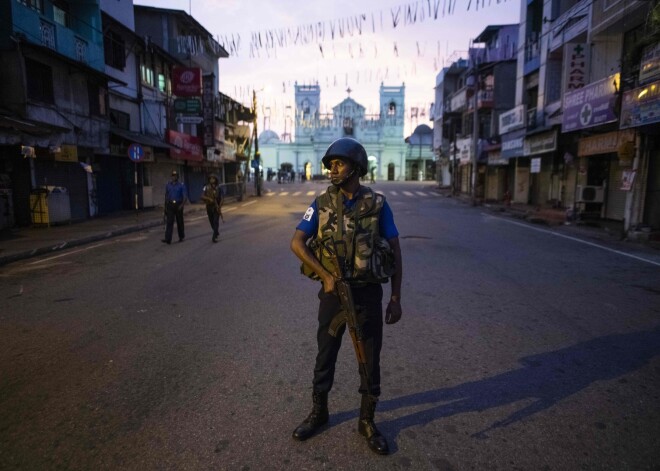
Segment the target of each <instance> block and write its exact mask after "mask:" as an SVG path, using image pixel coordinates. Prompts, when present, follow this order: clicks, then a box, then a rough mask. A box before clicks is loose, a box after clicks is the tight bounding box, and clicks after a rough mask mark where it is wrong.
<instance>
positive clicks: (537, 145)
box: [525, 130, 557, 156]
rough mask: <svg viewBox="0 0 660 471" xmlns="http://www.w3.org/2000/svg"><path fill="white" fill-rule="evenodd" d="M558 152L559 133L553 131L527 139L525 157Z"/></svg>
mask: <svg viewBox="0 0 660 471" xmlns="http://www.w3.org/2000/svg"><path fill="white" fill-rule="evenodd" d="M555 150H557V131H556V130H552V131H548V132H544V133H541V134H536V135H534V136H528V137H527V138H526V139H525V155H526V156H527V155H537V154H545V153H547V152H554V151H555Z"/></svg>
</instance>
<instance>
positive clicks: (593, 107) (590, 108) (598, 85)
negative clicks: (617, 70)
mask: <svg viewBox="0 0 660 471" xmlns="http://www.w3.org/2000/svg"><path fill="white" fill-rule="evenodd" d="M618 89H619V74H614V75H610V76H609V77H606V78H604V79H601V80H598V81H597V82H592V83H590V84H588V85H585V86H584V87H583V88H580V89H578V90H575V91H572V92H567V93H566V94H565V95H564V114H563V116H562V123H561V128H562V129H561V130H562V132H570V131H577V130H579V129H585V128H590V127H593V126H599V125H601V124H605V123H612V122H614V121H616V120H617V119H618V118H617V115H616V113H615V112H614V110H615V106H616V100H617V95H618Z"/></svg>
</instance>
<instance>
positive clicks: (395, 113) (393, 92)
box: [380, 83, 406, 143]
mask: <svg viewBox="0 0 660 471" xmlns="http://www.w3.org/2000/svg"><path fill="white" fill-rule="evenodd" d="M405 94H406V85H405V84H401V86H400V87H399V86H387V87H386V86H385V85H383V84H382V83H381V84H380V120H381V123H382V136H381V138H382V142H384V143H387V142H393V141H394V142H401V141H403V126H404V120H405V111H404V109H405V102H404V98H405Z"/></svg>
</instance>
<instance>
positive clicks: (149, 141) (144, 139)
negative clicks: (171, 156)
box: [110, 128, 174, 149]
mask: <svg viewBox="0 0 660 471" xmlns="http://www.w3.org/2000/svg"><path fill="white" fill-rule="evenodd" d="M110 133H111V134H114V135H115V136H118V137H120V138H122V139H124V140H126V141H128V142H130V143H137V144H142V145H143V146H150V147H161V148H166V149H173V148H174V146H172V145H170V144H168V143H167V142H165V141H163V140H162V139H160V138H158V137H156V136H149V135H147V134H140V133H137V132H131V131H126V130H124V129H114V128H113V129H111V130H110Z"/></svg>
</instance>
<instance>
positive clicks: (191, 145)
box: [167, 129, 203, 161]
mask: <svg viewBox="0 0 660 471" xmlns="http://www.w3.org/2000/svg"><path fill="white" fill-rule="evenodd" d="M167 142H169V143H170V144H171V145H173V146H174V149H170V157H172V158H173V159H179V160H196V161H201V160H202V159H203V154H202V140H201V139H200V138H199V137H195V136H191V135H189V134H183V133H181V132H177V131H172V130H171V129H170V130H169V131H167Z"/></svg>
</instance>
